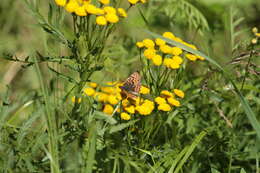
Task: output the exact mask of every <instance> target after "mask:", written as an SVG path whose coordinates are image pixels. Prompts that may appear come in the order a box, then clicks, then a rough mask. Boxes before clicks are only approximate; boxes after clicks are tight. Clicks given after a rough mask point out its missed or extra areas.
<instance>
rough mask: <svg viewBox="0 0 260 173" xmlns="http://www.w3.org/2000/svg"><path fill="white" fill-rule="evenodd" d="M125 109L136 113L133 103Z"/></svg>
mask: <svg viewBox="0 0 260 173" xmlns="http://www.w3.org/2000/svg"><path fill="white" fill-rule="evenodd" d="M124 110H125V111H127V112H128V113H130V114H134V113H135V107H134V106H133V105H131V106H129V107H124Z"/></svg>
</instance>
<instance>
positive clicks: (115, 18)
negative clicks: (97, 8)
mask: <svg viewBox="0 0 260 173" xmlns="http://www.w3.org/2000/svg"><path fill="white" fill-rule="evenodd" d="M105 18H106V20H107V21H108V22H110V23H117V22H118V21H119V18H118V16H117V15H116V14H113V13H109V14H106V15H105Z"/></svg>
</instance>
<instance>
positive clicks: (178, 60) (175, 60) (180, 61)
mask: <svg viewBox="0 0 260 173" xmlns="http://www.w3.org/2000/svg"><path fill="white" fill-rule="evenodd" d="M172 60H173V62H174V63H176V64H181V63H182V62H183V59H182V58H181V57H180V56H173V57H172Z"/></svg>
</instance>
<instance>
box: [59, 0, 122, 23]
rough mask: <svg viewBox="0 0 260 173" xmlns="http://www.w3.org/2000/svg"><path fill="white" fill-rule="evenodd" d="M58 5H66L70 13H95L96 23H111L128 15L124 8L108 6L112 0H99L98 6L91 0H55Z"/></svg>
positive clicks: (85, 14)
mask: <svg viewBox="0 0 260 173" xmlns="http://www.w3.org/2000/svg"><path fill="white" fill-rule="evenodd" d="M55 3H56V4H57V5H58V6H61V7H64V8H65V10H66V11H68V12H69V13H75V14H76V15H77V16H87V15H95V16H96V24H98V25H102V26H104V25H107V24H109V23H117V22H118V21H119V17H122V18H125V17H127V13H126V11H125V10H124V9H123V8H117V9H116V8H114V7H112V6H108V4H109V3H110V0H99V4H100V5H99V6H100V7H97V6H95V5H94V4H92V3H91V0H55Z"/></svg>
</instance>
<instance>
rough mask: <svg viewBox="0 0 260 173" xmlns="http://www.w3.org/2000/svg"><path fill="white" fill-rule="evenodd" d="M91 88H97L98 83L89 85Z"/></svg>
mask: <svg viewBox="0 0 260 173" xmlns="http://www.w3.org/2000/svg"><path fill="white" fill-rule="evenodd" d="M89 86H90V87H92V88H97V83H95V82H90V83H89Z"/></svg>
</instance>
